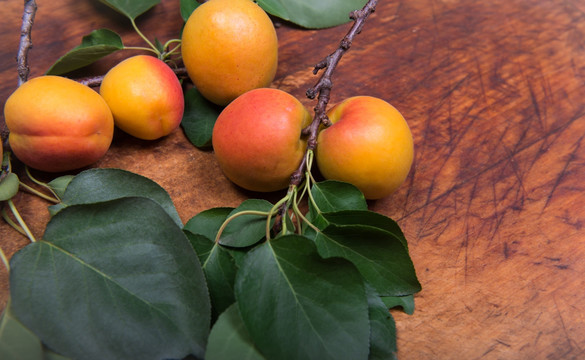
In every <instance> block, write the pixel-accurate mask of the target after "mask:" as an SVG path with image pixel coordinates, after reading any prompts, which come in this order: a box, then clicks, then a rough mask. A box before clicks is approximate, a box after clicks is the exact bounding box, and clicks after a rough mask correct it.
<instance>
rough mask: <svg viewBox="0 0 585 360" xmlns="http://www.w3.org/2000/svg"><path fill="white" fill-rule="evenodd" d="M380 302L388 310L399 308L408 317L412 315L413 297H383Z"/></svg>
mask: <svg viewBox="0 0 585 360" xmlns="http://www.w3.org/2000/svg"><path fill="white" fill-rule="evenodd" d="M382 301H383V302H384V304H385V305H386V307H387V308H388V309H392V308H395V307H401V308H402V310H403V311H404V312H405V313H407V314H408V315H412V314H414V296H413V295H406V296H383V297H382Z"/></svg>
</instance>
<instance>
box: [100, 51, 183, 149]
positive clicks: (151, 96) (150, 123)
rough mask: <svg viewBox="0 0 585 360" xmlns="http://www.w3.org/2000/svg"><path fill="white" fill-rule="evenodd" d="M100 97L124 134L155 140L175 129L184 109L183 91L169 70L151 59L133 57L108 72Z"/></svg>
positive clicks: (160, 61) (159, 61)
mask: <svg viewBox="0 0 585 360" xmlns="http://www.w3.org/2000/svg"><path fill="white" fill-rule="evenodd" d="M100 94H101V95H102V96H103V98H104V99H105V100H106V102H107V103H108V106H109V107H110V109H111V110H112V114H113V115H114V122H115V124H116V126H117V127H119V128H120V129H122V130H123V131H124V132H126V133H128V134H130V135H132V136H134V137H137V138H139V139H143V140H155V139H158V138H161V137H163V136H166V135H168V134H170V133H171V132H172V131H173V130H175V129H176V128H178V127H179V125H180V124H181V119H182V118H183V111H184V109H185V104H184V98H183V89H182V88H181V83H180V82H179V79H178V78H177V76H176V75H175V73H174V72H173V70H172V69H171V68H170V67H169V66H168V65H167V64H165V63H164V62H163V61H162V60H159V59H157V58H155V57H153V56H148V55H137V56H133V57H130V58H128V59H125V60H123V61H122V62H120V63H119V64H118V65H116V66H114V67H113V68H112V69H110V70H109V71H108V73H107V74H106V76H105V77H104V79H103V81H102V84H101V86H100Z"/></svg>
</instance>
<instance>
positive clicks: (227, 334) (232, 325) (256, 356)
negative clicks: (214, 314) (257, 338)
mask: <svg viewBox="0 0 585 360" xmlns="http://www.w3.org/2000/svg"><path fill="white" fill-rule="evenodd" d="M205 360H264V357H263V356H262V354H260V352H258V350H257V349H256V347H255V346H254V343H253V342H252V338H251V337H250V334H249V333H248V330H246V326H245V325H244V322H243V321H242V316H241V315H240V311H239V310H238V305H237V304H235V303H234V304H232V305H231V306H230V307H229V308H228V309H227V310H226V311H224V312H223V313H222V314H221V315H220V316H219V318H218V319H217V322H216V323H215V325H213V328H212V329H211V333H210V334H209V341H208V343H207V350H206V352H205Z"/></svg>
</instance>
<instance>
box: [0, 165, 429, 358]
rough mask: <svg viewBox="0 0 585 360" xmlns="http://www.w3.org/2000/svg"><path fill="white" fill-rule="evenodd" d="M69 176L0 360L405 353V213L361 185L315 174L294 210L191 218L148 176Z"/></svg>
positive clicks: (269, 208)
mask: <svg viewBox="0 0 585 360" xmlns="http://www.w3.org/2000/svg"><path fill="white" fill-rule="evenodd" d="M309 179H310V178H309ZM58 183H59V181H56V182H55V184H58ZM64 183H65V184H66V187H65V189H64V190H63V189H61V190H62V191H61V192H60V194H61V202H60V203H59V204H58V205H53V206H51V207H50V211H51V214H52V218H51V220H50V222H49V223H48V225H47V228H46V231H45V234H44V236H43V238H42V239H41V240H39V241H36V242H34V243H31V244H30V245H28V246H26V247H25V248H23V249H22V250H20V251H19V252H17V253H16V254H15V255H14V256H13V257H12V259H11V262H10V267H11V271H10V285H11V301H10V303H9V305H8V306H7V308H6V310H5V312H4V314H3V316H2V319H1V320H0V358H2V359H21V358H22V356H24V355H25V354H26V358H27V359H66V358H83V359H104V358H107V359H129V358H141V359H181V358H185V357H187V356H194V357H195V358H205V359H241V358H248V359H392V358H395V353H396V343H395V336H396V334H395V331H396V330H395V324H394V320H393V319H392V316H391V314H390V312H389V308H391V307H395V306H401V307H403V309H404V310H405V311H406V312H409V313H412V311H413V308H414V302H413V294H414V293H416V292H418V291H419V290H420V284H419V282H418V280H417V278H416V274H415V270H414V267H413V264H412V261H411V259H410V257H409V254H408V245H407V242H406V239H405V237H404V235H403V234H402V232H401V231H400V228H399V227H398V225H397V224H396V223H395V222H394V221H393V220H391V219H390V218H388V217H385V216H383V215H380V214H378V213H375V212H372V211H369V210H368V209H367V203H366V201H365V199H364V197H363V195H362V194H361V193H360V192H359V190H357V189H356V188H355V187H353V186H352V185H349V184H346V183H341V182H335V181H324V182H312V181H307V182H305V185H304V187H301V189H302V190H303V192H304V191H305V190H306V192H304V194H306V195H307V198H308V199H309V201H308V207H307V208H308V209H307V210H306V211H304V212H300V210H299V211H298V212H297V211H296V210H295V211H290V212H286V215H285V216H284V217H279V216H278V214H279V209H281V206H282V205H283V204H284V203H285V202H278V203H276V204H272V203H270V202H268V201H266V200H262V199H249V200H246V201H244V202H242V203H241V204H240V205H239V206H238V207H236V208H227V207H220V208H212V209H208V210H205V211H203V212H201V213H199V214H197V215H195V216H194V217H192V218H191V219H189V220H188V221H187V222H186V224H185V225H183V224H182V223H181V220H180V218H179V216H178V214H177V211H176V209H175V207H174V205H173V203H172V201H171V199H170V197H169V195H168V193H167V192H166V191H165V190H164V189H163V188H162V187H160V186H159V185H158V184H156V183H155V182H153V181H152V180H150V179H148V178H145V177H142V176H140V175H137V174H134V173H131V172H128V171H125V170H120V169H91V170H86V171H83V172H81V173H79V174H78V175H76V176H75V177H73V178H72V179H71V178H67V179H65V181H64ZM306 184H309V185H306ZM61 186H62V185H61ZM56 188H57V186H56ZM294 193H295V192H294V191H290V190H289V193H288V194H287V196H285V197H284V199H289V194H294ZM286 201H288V200H286ZM294 201H295V203H294V204H293V205H292V208H293V209H298V207H297V205H298V199H296V198H295V200H294ZM275 224H280V225H281V226H279V227H276V226H274V225H275Z"/></svg>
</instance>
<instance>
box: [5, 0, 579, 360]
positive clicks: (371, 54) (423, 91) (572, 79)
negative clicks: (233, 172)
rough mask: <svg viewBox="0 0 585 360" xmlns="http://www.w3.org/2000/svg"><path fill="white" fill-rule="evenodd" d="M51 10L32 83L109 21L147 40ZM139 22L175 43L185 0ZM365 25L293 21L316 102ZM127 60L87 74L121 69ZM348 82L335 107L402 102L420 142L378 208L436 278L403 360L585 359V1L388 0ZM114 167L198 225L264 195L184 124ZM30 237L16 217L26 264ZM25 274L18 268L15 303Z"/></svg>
mask: <svg viewBox="0 0 585 360" xmlns="http://www.w3.org/2000/svg"><path fill="white" fill-rule="evenodd" d="M1 5H2V9H3V10H2V20H1V21H0V36H1V39H2V44H3V46H2V47H0V103H1V104H3V103H4V102H5V100H6V98H7V97H8V95H9V94H10V93H11V92H12V91H13V90H14V88H15V86H16V70H15V62H14V56H15V53H16V49H17V44H18V36H19V27H20V18H21V12H22V1H15V0H10V1H6V0H4V1H2V2H1ZM38 5H39V9H38V13H37V17H36V22H35V25H34V28H33V43H34V48H33V50H32V51H31V53H30V65H31V71H32V73H31V76H38V75H41V74H42V73H43V72H44V71H45V70H46V69H47V68H48V67H49V66H50V65H51V64H52V63H53V62H54V61H55V60H56V59H57V58H58V57H59V56H61V55H62V54H63V53H65V52H66V51H67V50H69V49H71V48H72V47H74V46H76V45H77V44H78V43H79V41H80V39H81V36H83V35H85V34H87V33H89V32H90V31H91V30H94V29H97V28H102V27H105V28H110V29H113V30H116V31H118V32H119V33H121V34H123V36H124V40H125V43H126V44H130V45H133V44H134V45H135V44H139V39H138V38H137V37H136V36H135V35H133V33H132V30H131V28H130V26H129V24H128V22H127V21H126V20H125V19H124V18H123V17H121V16H118V15H116V14H114V13H113V12H112V11H111V10H109V9H108V8H106V7H104V6H102V5H101V4H99V3H98V2H96V1H89V0H82V1H74V0H51V1H47V0H38ZM138 25H139V26H140V27H141V28H142V29H143V31H144V32H145V33H146V34H147V35H148V36H149V37H151V38H152V37H154V36H156V37H158V38H159V39H161V40H167V39H169V38H171V37H175V36H176V34H178V31H179V29H180V27H181V19H180V16H179V14H178V1H177V0H168V1H167V0H163V1H162V3H161V4H160V5H158V6H157V7H156V8H155V9H154V10H153V11H151V12H149V13H148V14H146V15H144V16H142V17H140V18H139V21H138ZM347 29H348V27H347V26H340V27H336V28H332V29H326V30H320V31H308V30H302V29H298V28H296V27H294V26H290V25H288V24H282V26H280V27H279V28H278V30H277V33H278V36H279V41H280V49H279V50H280V55H279V56H280V65H279V70H278V73H277V77H276V79H275V81H274V83H273V86H274V87H278V88H281V89H284V90H286V91H289V92H291V93H292V94H294V95H296V96H297V97H298V98H299V99H301V100H302V101H303V102H304V103H305V104H306V105H307V106H308V107H310V108H312V106H313V105H314V103H313V102H312V101H310V100H308V99H306V98H305V97H304V92H305V90H306V89H307V88H309V87H310V86H312V85H313V84H314V82H315V80H316V78H315V77H314V76H313V75H312V74H311V68H312V65H313V64H315V63H316V62H318V61H319V60H320V59H321V58H323V57H324V56H325V55H327V54H328V53H329V52H331V51H332V50H333V49H334V48H335V46H336V45H337V43H338V41H339V39H341V37H342V36H343V35H344V34H345V32H346V31H347ZM129 54H130V53H126V54H124V55H122V56H128V55H129ZM119 59H120V56H118V55H114V56H109V57H107V58H105V59H104V60H102V61H100V62H99V64H97V65H95V66H92V67H90V68H89V69H86V70H84V71H82V72H79V73H76V74H75V75H76V76H83V75H93V74H100V73H103V72H105V70H106V69H107V68H108V67H109V66H112V64H115V63H116V62H117V61H118V60H119ZM334 82H335V85H334V89H333V98H332V102H337V101H339V100H341V99H343V98H346V97H349V96H353V95H372V96H377V97H381V98H384V99H386V100H387V101H389V102H391V103H392V104H393V105H394V106H396V107H397V108H398V109H399V110H400V111H401V112H402V113H403V114H404V116H405V117H406V119H407V120H408V122H409V125H410V127H411V129H412V132H413V135H414V139H415V144H416V157H415V163H414V166H413V168H412V171H411V174H410V176H409V178H408V180H407V182H406V183H405V184H404V185H403V186H402V187H401V188H400V190H399V191H398V192H397V193H396V194H394V195H392V196H390V197H388V198H386V199H383V200H379V201H376V202H372V203H371V204H370V205H371V207H372V208H373V209H374V210H376V211H378V212H381V213H383V214H386V215H388V216H391V217H392V218H394V219H396V220H397V221H398V222H399V223H400V225H401V226H402V228H403V230H404V232H405V233H406V236H407V238H408V240H409V242H410V251H411V255H412V258H413V260H414V264H415V267H416V269H417V272H418V276H419V278H420V281H421V283H422V285H423V290H422V292H421V293H419V294H417V296H416V312H415V313H414V315H412V316H408V315H404V314H402V313H399V312H394V315H395V318H396V321H397V328H398V348H399V357H400V358H402V359H479V358H485V359H579V358H585V276H584V275H585V229H584V226H585V205H584V204H585V191H584V190H585V185H584V182H585V143H584V142H583V137H584V136H585V1H582V0H580V1H577V0H565V1H555V0H491V1H475V0H443V1H441V0H409V1H385V0H380V3H379V6H378V9H377V11H376V13H375V14H374V15H373V16H372V17H371V18H370V20H369V21H368V23H367V24H366V26H365V28H364V30H363V32H362V34H361V35H360V36H358V37H357V38H356V41H355V42H354V45H353V47H352V48H351V50H350V52H349V53H348V54H347V55H346V56H345V57H344V58H343V59H342V62H341V64H340V66H339V68H338V71H337V73H336V75H335V77H334ZM1 125H2V127H3V126H4V121H3V118H2V121H1ZM96 166H100V167H123V168H125V169H128V170H131V171H134V172H137V173H140V174H143V175H145V176H148V177H150V178H151V179H153V180H155V181H157V182H158V183H159V184H161V185H162V186H163V187H164V188H165V189H167V191H168V192H169V193H170V195H171V196H172V198H173V200H174V201H175V203H176V206H177V208H178V211H179V213H180V215H181V217H182V219H183V220H184V221H186V220H187V219H189V218H190V217H192V216H193V215H195V214H196V213H198V212H199V211H201V210H203V209H206V208H209V207H213V206H236V205H237V204H238V203H239V202H240V201H242V200H243V199H245V198H247V197H249V196H256V194H250V193H246V192H243V191H240V190H239V189H237V188H235V187H233V186H232V185H231V184H230V183H229V182H228V181H227V180H225V178H224V177H223V176H222V174H221V172H220V170H219V168H218V166H217V164H216V163H215V160H214V158H213V154H212V153H211V152H204V151H199V150H197V149H195V148H193V147H192V146H191V145H190V144H189V143H188V142H187V140H186V139H185V137H184V135H183V134H182V132H181V131H180V130H179V131H176V132H175V133H173V134H172V135H170V136H168V137H167V138H165V139H163V140H160V141H155V142H143V141H138V140H134V139H131V138H129V137H128V136H124V135H123V134H117V135H116V137H115V140H114V143H113V146H112V149H111V151H110V152H109V153H108V155H107V156H106V157H105V158H104V159H103V160H102V161H100V162H99V163H98V164H96ZM36 175H37V176H39V177H41V178H43V177H44V176H45V175H44V174H38V173H37V174H36ZM15 203H16V205H17V206H18V208H19V209H20V210H21V212H22V214H23V216H24V218H25V219H26V220H27V221H28V223H29V224H30V225H31V227H32V230H33V233H34V234H35V235H36V236H38V237H41V236H42V232H43V229H44V226H45V224H46V221H47V220H48V212H47V210H46V206H47V204H46V203H45V202H43V201H42V200H39V199H37V198H35V197H33V196H30V195H27V194H20V195H18V196H17V197H16V199H15ZM26 243H27V241H26V240H25V239H24V238H23V237H21V236H20V235H18V234H16V233H15V232H13V231H11V229H9V228H8V226H7V225H6V224H4V223H2V224H0V246H1V247H2V249H4V251H5V252H6V253H7V254H8V255H9V256H10V255H12V254H13V253H14V252H15V251H17V250H18V249H19V248H21V247H22V246H24V245H26ZM7 279H8V276H7V274H6V272H5V271H4V270H2V271H0V294H1V295H0V307H3V306H4V304H5V303H6V301H7V299H8V294H9V290H8V281H7Z"/></svg>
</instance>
